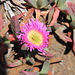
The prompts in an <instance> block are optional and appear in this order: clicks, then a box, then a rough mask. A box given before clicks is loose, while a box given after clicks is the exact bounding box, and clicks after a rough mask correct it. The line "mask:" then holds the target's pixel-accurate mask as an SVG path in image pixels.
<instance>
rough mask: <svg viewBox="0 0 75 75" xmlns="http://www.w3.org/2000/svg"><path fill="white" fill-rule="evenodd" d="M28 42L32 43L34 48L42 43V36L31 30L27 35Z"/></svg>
mask: <svg viewBox="0 0 75 75" xmlns="http://www.w3.org/2000/svg"><path fill="white" fill-rule="evenodd" d="M28 40H29V41H30V42H31V43H32V44H35V45H36V46H39V45H41V44H42V43H43V36H42V34H41V33H40V32H38V31H35V30H31V31H30V32H29V33H28Z"/></svg>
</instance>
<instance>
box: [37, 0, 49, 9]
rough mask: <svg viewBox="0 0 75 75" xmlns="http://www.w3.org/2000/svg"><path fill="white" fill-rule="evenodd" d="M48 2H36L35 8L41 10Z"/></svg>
mask: <svg viewBox="0 0 75 75" xmlns="http://www.w3.org/2000/svg"><path fill="white" fill-rule="evenodd" d="M48 4H49V2H48V1H47V0H37V6H38V8H43V7H45V6H47V5H48Z"/></svg>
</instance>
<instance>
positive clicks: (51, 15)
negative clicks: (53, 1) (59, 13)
mask: <svg viewBox="0 0 75 75" xmlns="http://www.w3.org/2000/svg"><path fill="white" fill-rule="evenodd" d="M53 13H54V8H50V10H49V15H48V24H49V23H50V22H51V20H52V17H53Z"/></svg>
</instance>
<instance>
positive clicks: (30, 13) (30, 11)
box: [20, 8, 34, 28]
mask: <svg viewBox="0 0 75 75" xmlns="http://www.w3.org/2000/svg"><path fill="white" fill-rule="evenodd" d="M33 12H34V8H31V9H29V10H28V13H27V15H26V16H25V17H24V18H23V21H22V22H21V23H20V28H21V26H23V23H27V22H28V19H29V18H30V17H31V16H32V14H33Z"/></svg>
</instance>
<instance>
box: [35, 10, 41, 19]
mask: <svg viewBox="0 0 75 75" xmlns="http://www.w3.org/2000/svg"><path fill="white" fill-rule="evenodd" d="M35 12H36V19H38V20H40V14H41V13H40V10H39V9H35Z"/></svg>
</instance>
